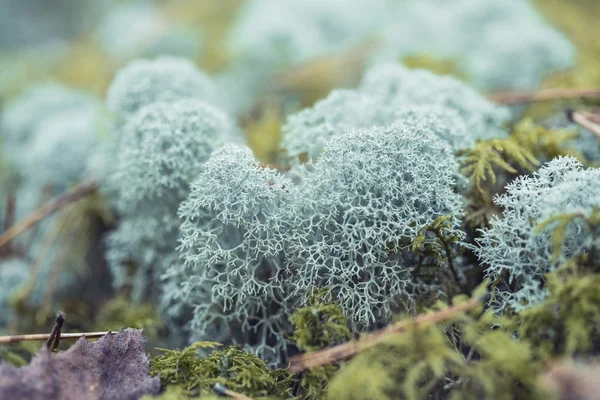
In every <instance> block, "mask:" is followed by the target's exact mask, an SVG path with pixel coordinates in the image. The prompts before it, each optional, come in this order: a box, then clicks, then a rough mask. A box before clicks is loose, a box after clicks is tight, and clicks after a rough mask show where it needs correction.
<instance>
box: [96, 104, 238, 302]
mask: <svg viewBox="0 0 600 400" xmlns="http://www.w3.org/2000/svg"><path fill="white" fill-rule="evenodd" d="M230 130H231V125H230V121H229V119H228V117H227V116H226V114H224V113H223V112H222V111H220V110H218V109H217V108H215V107H213V106H211V105H210V104H208V103H206V102H203V101H200V100H179V101H176V102H172V103H166V102H158V103H152V104H150V105H147V106H145V107H143V108H142V109H140V110H139V112H137V113H136V114H135V115H134V116H133V117H132V118H130V119H129V120H128V122H127V124H126V125H125V127H124V129H123V133H122V137H121V138H120V143H119V149H118V151H117V160H116V163H115V165H114V169H113V171H112V173H111V174H110V175H109V176H108V178H107V185H106V190H107V191H108V192H109V193H111V197H113V198H114V199H115V201H114V204H115V207H116V209H117V211H118V212H119V214H120V215H121V217H122V218H123V221H122V223H121V225H120V226H119V228H118V229H117V230H116V231H115V232H113V233H112V234H111V235H110V237H109V252H108V255H109V259H110V260H111V265H112V270H113V273H114V274H115V277H116V281H115V284H116V285H117V286H121V285H123V284H124V283H126V282H127V281H128V280H131V282H136V283H135V286H136V288H137V289H136V291H138V290H142V288H144V287H145V286H146V283H143V284H142V282H147V279H155V278H157V275H156V274H153V275H152V276H150V277H148V276H146V275H147V274H148V273H149V270H151V269H152V266H153V265H154V268H157V266H156V265H155V264H160V263H161V262H164V259H163V257H164V256H165V255H169V256H170V255H172V254H173V252H174V249H175V246H176V240H177V231H178V227H179V220H178V218H177V208H178V207H179V203H180V202H181V201H182V200H183V199H185V197H186V196H187V193H188V190H189V184H190V182H191V180H192V179H193V177H194V176H195V175H196V174H198V173H199V172H200V171H201V169H202V164H203V163H204V162H205V161H206V160H207V159H208V158H209V157H210V154H211V153H212V151H213V150H214V149H216V148H218V147H219V146H220V145H221V144H222V143H223V141H224V138H226V137H227V135H228V132H230ZM156 257H159V258H158V259H157V258H156ZM130 262H137V263H138V264H139V265H137V271H136V274H135V279H134V278H133V277H132V276H128V273H127V268H125V265H124V264H127V263H130ZM132 279H133V280H132ZM155 283H156V282H155ZM144 290H147V288H146V289H144Z"/></svg>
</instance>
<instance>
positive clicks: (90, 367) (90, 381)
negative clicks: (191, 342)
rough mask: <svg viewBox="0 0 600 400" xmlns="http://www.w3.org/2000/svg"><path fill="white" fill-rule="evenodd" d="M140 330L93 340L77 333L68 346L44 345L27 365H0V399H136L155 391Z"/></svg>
mask: <svg viewBox="0 0 600 400" xmlns="http://www.w3.org/2000/svg"><path fill="white" fill-rule="evenodd" d="M145 346H146V339H145V338H144V337H143V336H142V332H141V330H138V329H125V330H122V331H120V332H118V333H116V334H111V335H106V336H103V337H102V338H100V339H99V340H98V341H96V342H92V343H90V342H88V341H87V340H85V338H81V339H79V340H78V341H77V343H75V344H74V345H73V346H71V347H70V348H69V349H68V350H66V351H63V352H60V353H51V352H50V351H49V350H48V349H47V348H46V346H44V347H42V349H41V350H40V351H38V353H37V354H36V355H35V356H34V357H33V359H32V360H31V363H30V364H29V365H27V366H25V367H21V368H15V367H12V366H9V365H6V364H2V365H0V400H9V399H11V400H12V399H23V400H29V399H32V400H33V399H35V400H37V399H44V400H52V399H61V400H62V399H65V400H69V399H73V400H100V399H123V400H129V399H136V400H137V399H138V398H140V397H141V396H143V395H146V394H157V393H158V392H159V390H160V378H159V377H155V378H151V377H150V375H149V373H148V372H149V369H150V359H149V357H148V356H147V355H146V353H145Z"/></svg>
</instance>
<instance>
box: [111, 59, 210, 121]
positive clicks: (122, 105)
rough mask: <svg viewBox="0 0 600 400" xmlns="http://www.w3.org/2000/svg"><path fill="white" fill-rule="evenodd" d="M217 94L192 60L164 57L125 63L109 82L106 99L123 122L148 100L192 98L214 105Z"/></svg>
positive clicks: (150, 101) (164, 100)
mask: <svg viewBox="0 0 600 400" xmlns="http://www.w3.org/2000/svg"><path fill="white" fill-rule="evenodd" d="M217 97H218V93H217V90H216V88H215V86H214V83H213V82H212V80H211V79H210V78H209V77H208V76H207V75H206V74H204V73H203V72H202V71H201V70H199V69H198V68H197V67H196V66H195V65H194V64H193V63H192V62H190V61H188V60H186V59H184V58H177V57H168V56H165V57H159V58H156V59H153V60H144V59H139V60H134V61H132V62H130V63H129V64H127V66H125V67H124V68H123V69H121V70H120V71H119V72H118V73H117V75H116V76H115V78H114V80H113V82H112V83H111V85H110V87H109V89H108V94H107V99H106V102H107V105H108V108H109V109H110V110H111V111H112V112H113V113H115V114H116V116H117V119H118V120H120V121H126V120H127V119H128V118H130V117H131V116H133V115H134V114H135V113H136V112H137V111H138V110H139V109H140V108H142V107H143V106H145V105H149V104H152V103H156V102H173V101H179V100H184V99H196V100H205V101H208V102H209V103H212V104H215V102H216V99H217Z"/></svg>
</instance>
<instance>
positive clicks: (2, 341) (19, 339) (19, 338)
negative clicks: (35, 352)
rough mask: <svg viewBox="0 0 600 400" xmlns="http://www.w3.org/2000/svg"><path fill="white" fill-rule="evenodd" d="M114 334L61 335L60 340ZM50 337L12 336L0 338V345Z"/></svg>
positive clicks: (46, 334) (41, 334)
mask: <svg viewBox="0 0 600 400" xmlns="http://www.w3.org/2000/svg"><path fill="white" fill-rule="evenodd" d="M115 333H116V332H111V331H108V332H85V333H63V334H61V335H60V339H61V340H64V339H79V338H82V337H86V338H89V339H96V338H100V337H102V336H104V335H114V334H115ZM51 336H52V334H51V333H40V334H33V335H13V336H0V344H5V343H14V342H23V341H29V340H45V341H47V340H48V339H50V337H51Z"/></svg>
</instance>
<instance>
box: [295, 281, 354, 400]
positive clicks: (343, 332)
mask: <svg viewBox="0 0 600 400" xmlns="http://www.w3.org/2000/svg"><path fill="white" fill-rule="evenodd" d="M328 292H329V291H328V289H326V288H322V289H319V290H316V291H315V292H313V293H312V295H311V297H310V298H309V300H308V302H307V304H306V306H305V307H301V308H299V309H297V310H296V311H295V312H294V313H293V314H292V315H291V316H290V321H291V322H292V324H294V328H295V329H294V334H293V336H292V340H293V341H294V342H295V343H296V346H297V347H298V348H299V349H300V350H302V351H306V352H311V351H315V350H320V349H323V348H325V347H328V346H333V345H336V344H339V343H342V342H345V341H347V340H349V339H351V338H352V333H351V332H350V329H348V320H347V318H346V317H345V316H344V313H343V312H342V309H341V307H340V306H339V304H336V303H333V302H328V301H325V298H326V296H327V294H328ZM337 371H338V367H337V366H333V365H327V366H324V367H318V368H314V369H312V370H311V371H310V372H308V373H306V374H303V375H302V378H301V382H300V386H301V388H302V398H304V399H323V398H325V397H326V395H327V385H328V382H329V381H330V379H331V378H332V377H333V376H334V375H335V374H336V372H337Z"/></svg>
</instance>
